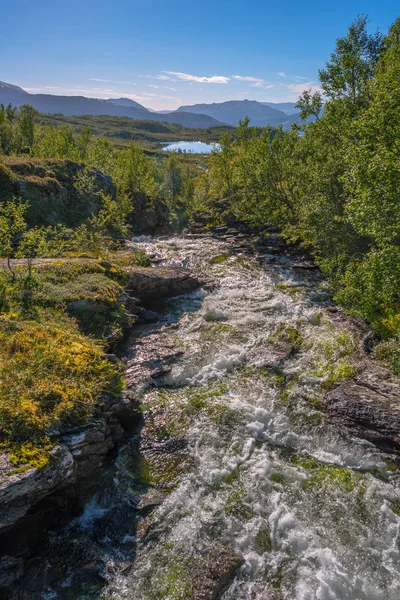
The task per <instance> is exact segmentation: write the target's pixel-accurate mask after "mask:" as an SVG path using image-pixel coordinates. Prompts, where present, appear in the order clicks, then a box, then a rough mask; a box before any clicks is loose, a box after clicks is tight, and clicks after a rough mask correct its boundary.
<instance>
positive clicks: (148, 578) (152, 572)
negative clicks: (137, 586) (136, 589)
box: [141, 542, 195, 600]
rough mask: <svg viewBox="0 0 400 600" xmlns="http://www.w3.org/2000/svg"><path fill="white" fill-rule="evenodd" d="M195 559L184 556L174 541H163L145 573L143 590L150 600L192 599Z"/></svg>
mask: <svg viewBox="0 0 400 600" xmlns="http://www.w3.org/2000/svg"><path fill="white" fill-rule="evenodd" d="M194 561H195V559H194V558H193V557H183V556H182V555H181V553H179V552H177V551H176V550H175V549H174V545H173V544H172V543H170V542H164V543H162V544H161V545H160V547H159V549H158V550H156V554H155V556H154V557H153V561H152V565H149V568H148V570H147V573H145V575H144V582H143V584H142V586H141V591H142V592H143V593H144V594H145V597H146V598H149V600H164V599H165V598H169V599H170V600H191V599H192V598H194V594H193V581H192V577H191V570H192V567H193V564H194ZM153 565H154V566H153Z"/></svg>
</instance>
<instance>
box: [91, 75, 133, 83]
mask: <svg viewBox="0 0 400 600" xmlns="http://www.w3.org/2000/svg"><path fill="white" fill-rule="evenodd" d="M89 80H90V81H101V82H103V83H117V84H119V85H137V83H135V82H134V81H114V80H113V79H98V78H97V77H90V78H89Z"/></svg>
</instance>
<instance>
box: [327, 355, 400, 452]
mask: <svg viewBox="0 0 400 600" xmlns="http://www.w3.org/2000/svg"><path fill="white" fill-rule="evenodd" d="M325 401H326V402H327V405H328V412H329V415H330V419H331V420H332V421H334V422H336V423H338V424H339V425H340V426H345V427H346V428H347V429H349V430H351V432H352V433H353V434H354V435H356V436H357V437H360V438H363V439H366V440H368V441H369V442H371V443H373V444H374V445H375V446H377V447H378V448H380V449H381V450H384V451H385V452H388V453H391V454H397V453H399V452H400V385H399V384H398V383H397V382H395V381H392V379H391V373H390V371H388V370H386V369H383V368H380V367H379V366H377V365H374V364H370V365H368V366H367V368H366V369H365V370H364V371H363V372H362V373H361V374H360V375H359V376H357V377H356V378H355V379H352V380H350V381H344V382H342V383H341V384H340V385H338V386H337V387H336V388H335V389H334V390H332V391H331V392H329V393H328V394H327V395H326V396H325Z"/></svg>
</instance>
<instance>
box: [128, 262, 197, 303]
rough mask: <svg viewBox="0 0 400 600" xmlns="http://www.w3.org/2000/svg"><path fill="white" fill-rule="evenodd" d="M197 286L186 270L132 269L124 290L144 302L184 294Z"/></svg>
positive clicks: (176, 268)
mask: <svg viewBox="0 0 400 600" xmlns="http://www.w3.org/2000/svg"><path fill="white" fill-rule="evenodd" d="M199 285H200V283H199V281H198V279H196V277H194V276H193V275H192V274H191V272H190V271H189V270H188V269H183V268H180V267H166V268H162V267H160V268H155V269H148V268H146V267H134V268H133V269H131V270H130V272H129V281H128V283H127V285H126V288H125V289H126V291H127V292H128V293H129V294H130V295H132V296H135V297H137V298H139V299H140V300H142V301H144V300H150V299H151V300H153V299H154V300H155V299H159V298H168V297H169V296H178V295H179V294H186V293H187V292H191V291H192V290H194V289H196V288H197V287H199Z"/></svg>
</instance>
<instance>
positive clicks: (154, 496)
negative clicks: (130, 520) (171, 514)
mask: <svg viewBox="0 0 400 600" xmlns="http://www.w3.org/2000/svg"><path fill="white" fill-rule="evenodd" d="M164 499H165V494H164V493H163V492H161V491H160V490H150V491H148V492H147V493H146V494H143V495H142V496H141V497H140V501H139V503H138V504H137V506H136V508H137V510H140V511H141V512H148V511H150V510H152V509H153V508H155V507H156V506H159V505H160V504H162V503H163V502H164Z"/></svg>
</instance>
